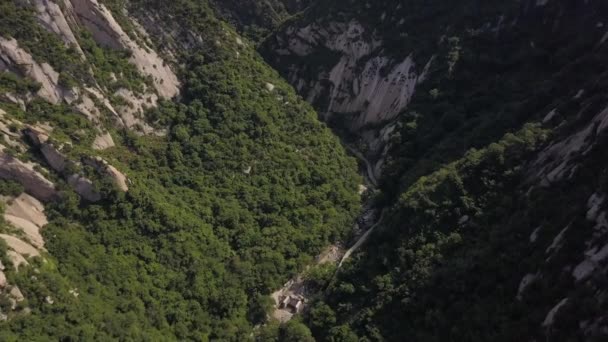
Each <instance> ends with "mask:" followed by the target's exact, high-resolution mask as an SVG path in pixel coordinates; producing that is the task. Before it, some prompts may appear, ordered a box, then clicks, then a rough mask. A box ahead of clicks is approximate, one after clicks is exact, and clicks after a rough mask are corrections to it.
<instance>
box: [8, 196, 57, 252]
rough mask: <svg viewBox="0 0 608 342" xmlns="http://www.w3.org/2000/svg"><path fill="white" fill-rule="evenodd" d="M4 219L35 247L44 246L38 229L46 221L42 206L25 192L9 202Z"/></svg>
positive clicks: (40, 247)
mask: <svg viewBox="0 0 608 342" xmlns="http://www.w3.org/2000/svg"><path fill="white" fill-rule="evenodd" d="M4 219H5V220H6V222H8V223H10V224H12V225H13V226H15V227H16V228H18V229H20V230H21V231H22V232H23V233H24V234H25V236H26V237H27V239H28V241H29V242H30V243H31V244H32V245H33V246H34V247H36V248H38V249H42V248H44V239H43V238H42V235H41V234H40V229H41V228H42V227H43V226H44V225H46V224H47V223H48V221H47V218H46V215H45V214H44V206H43V205H42V203H40V202H39V201H38V200H36V199H35V198H33V197H32V196H29V195H27V194H21V195H19V197H17V198H15V199H13V200H12V201H10V202H9V205H8V206H7V208H6V210H5V213H4Z"/></svg>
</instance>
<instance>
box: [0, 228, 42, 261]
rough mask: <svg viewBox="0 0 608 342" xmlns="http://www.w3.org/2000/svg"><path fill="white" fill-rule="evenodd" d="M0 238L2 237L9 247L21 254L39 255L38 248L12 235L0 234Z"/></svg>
mask: <svg viewBox="0 0 608 342" xmlns="http://www.w3.org/2000/svg"><path fill="white" fill-rule="evenodd" d="M0 239H3V240H4V242H6V244H7V245H8V247H9V248H10V249H12V250H13V251H15V252H17V253H19V254H21V255H22V256H31V257H33V256H40V251H39V250H38V249H36V248H35V247H34V246H32V245H30V244H29V243H27V242H25V241H23V240H21V239H19V238H16V237H14V236H12V235H7V234H0Z"/></svg>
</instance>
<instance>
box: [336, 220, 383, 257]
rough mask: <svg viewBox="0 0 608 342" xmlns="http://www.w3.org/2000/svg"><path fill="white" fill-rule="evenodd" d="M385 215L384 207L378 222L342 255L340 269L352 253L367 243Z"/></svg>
mask: <svg viewBox="0 0 608 342" xmlns="http://www.w3.org/2000/svg"><path fill="white" fill-rule="evenodd" d="M383 217H384V209H383V210H382V212H381V213H380V218H378V220H377V221H376V223H374V225H373V226H371V227H370V228H369V229H368V230H367V231H366V232H365V233H364V234H363V235H361V237H360V238H359V240H357V242H355V244H354V245H352V247H350V248H349V249H348V250H347V251H346V253H344V255H343V256H342V259H341V260H340V263H339V264H338V269H340V267H342V264H343V263H344V262H345V261H346V260H348V258H350V256H351V254H353V253H354V252H355V251H356V250H357V249H359V247H361V245H363V244H364V243H365V241H367V239H368V238H369V236H370V235H371V234H372V233H373V232H374V229H376V227H378V225H379V224H380V223H381V222H382V218H383Z"/></svg>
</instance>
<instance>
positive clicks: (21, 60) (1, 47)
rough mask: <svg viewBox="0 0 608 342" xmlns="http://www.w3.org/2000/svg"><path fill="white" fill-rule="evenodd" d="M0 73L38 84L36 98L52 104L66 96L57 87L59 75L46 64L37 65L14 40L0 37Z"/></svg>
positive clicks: (65, 93) (64, 92)
mask: <svg viewBox="0 0 608 342" xmlns="http://www.w3.org/2000/svg"><path fill="white" fill-rule="evenodd" d="M0 71H10V72H13V73H16V74H17V75H20V76H22V77H25V78H28V79H30V80H32V81H36V82H38V83H40V86H41V87H40V90H38V96H40V97H41V98H43V99H45V100H46V101H48V102H50V103H52V104H57V103H59V102H61V101H62V99H63V98H64V97H65V96H67V92H66V91H64V90H63V89H61V87H60V86H59V73H57V72H56V71H55V70H53V68H52V67H51V66H50V65H49V64H47V63H42V64H38V62H36V61H35V60H34V58H33V57H32V56H31V55H30V54H29V53H27V52H26V51H25V50H23V49H22V48H21V47H19V44H18V42H17V41H16V40H15V39H12V38H11V39H7V38H3V37H1V36H0Z"/></svg>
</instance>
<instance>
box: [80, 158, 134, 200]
mask: <svg viewBox="0 0 608 342" xmlns="http://www.w3.org/2000/svg"><path fill="white" fill-rule="evenodd" d="M84 163H85V164H86V165H89V166H91V167H93V168H95V169H96V170H97V172H99V173H100V174H103V175H105V176H108V177H110V178H111V179H112V181H113V182H114V184H116V186H117V187H118V188H119V189H120V190H121V191H124V192H127V191H129V186H128V185H127V177H126V176H125V175H124V174H123V173H122V172H120V171H118V169H116V168H115V167H114V166H112V165H110V164H109V163H108V162H107V161H105V160H103V159H102V158H100V157H94V158H86V159H85V160H84Z"/></svg>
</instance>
